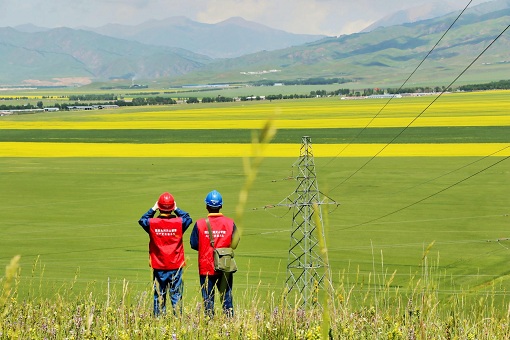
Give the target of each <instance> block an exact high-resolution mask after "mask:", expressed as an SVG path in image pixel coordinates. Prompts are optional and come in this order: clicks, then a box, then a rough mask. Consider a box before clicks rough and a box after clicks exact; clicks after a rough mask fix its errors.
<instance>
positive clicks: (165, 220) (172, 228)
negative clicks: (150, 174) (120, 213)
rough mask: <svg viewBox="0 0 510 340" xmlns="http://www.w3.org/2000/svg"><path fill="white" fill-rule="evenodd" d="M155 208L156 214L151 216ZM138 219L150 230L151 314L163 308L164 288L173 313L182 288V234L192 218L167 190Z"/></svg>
mask: <svg viewBox="0 0 510 340" xmlns="http://www.w3.org/2000/svg"><path fill="white" fill-rule="evenodd" d="M158 209H159V215H158V216H157V217H154V215H155V214H156V211H157V210H158ZM138 223H139V224H140V225H141V226H142V227H143V229H144V230H145V231H146V232H147V233H148V234H149V256H150V266H151V267H152V270H153V280H154V316H159V315H161V314H162V313H163V314H164V313H165V312H166V295H167V292H168V293H169V294H170V300H171V302H172V307H173V311H174V313H176V307H177V304H178V303H179V302H180V301H181V299H182V291H183V282H182V270H183V267H184V265H185V262H184V247H183V243H182V236H183V234H184V232H185V231H186V229H188V227H189V226H190V225H191V223H192V219H191V217H190V216H189V214H188V213H187V212H186V211H184V210H182V209H179V208H177V204H176V203H175V200H174V197H173V196H172V195H171V194H170V193H168V192H164V193H163V194H161V196H159V199H158V201H157V202H156V203H155V204H154V206H153V207H152V208H150V209H149V211H147V212H146V213H145V214H143V216H142V217H141V218H140V220H139V221H138ZM181 308H182V306H181Z"/></svg>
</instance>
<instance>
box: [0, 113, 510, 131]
mask: <svg viewBox="0 0 510 340" xmlns="http://www.w3.org/2000/svg"><path fill="white" fill-rule="evenodd" d="M130 118H132V117H130ZM412 120H413V118H411V117H405V118H377V119H374V120H371V118H328V119H298V120H295V119H278V120H275V127H276V128H277V129H303V128H363V127H365V126H367V125H369V126H370V127H405V126H408V125H410V126H412V127H432V126H510V116H506V117H505V116H503V117H502V116H478V117H425V118H418V119H416V120H415V121H414V122H413V121H412ZM265 123H266V120H265V119H225V120H207V119H205V120H204V119H197V120H180V121H178V122H177V123H176V122H175V121H158V120H152V121H132V120H129V121H125V120H124V121H120V120H119V121H101V122H98V121H94V122H79V124H77V123H76V122H72V121H43V122H32V121H30V122H25V121H5V122H2V123H1V128H2V129H30V130H46V129H69V130H106V129H108V130H110V129H121V130H125V129H127V130H131V129H135V130H143V129H181V130H185V129H259V128H262V127H263V126H264V124H265Z"/></svg>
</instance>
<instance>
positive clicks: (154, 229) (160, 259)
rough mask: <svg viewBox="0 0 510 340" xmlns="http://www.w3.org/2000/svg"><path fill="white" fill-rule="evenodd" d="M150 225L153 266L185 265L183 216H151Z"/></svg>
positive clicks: (162, 267)
mask: <svg viewBox="0 0 510 340" xmlns="http://www.w3.org/2000/svg"><path fill="white" fill-rule="evenodd" d="M149 226H150V230H149V239H150V241H149V254H150V258H151V267H152V268H154V269H163V270H174V269H179V268H181V267H184V265H185V263H184V247H183V244H182V218H180V217H174V218H159V217H158V218H151V219H149Z"/></svg>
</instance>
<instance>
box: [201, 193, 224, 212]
mask: <svg viewBox="0 0 510 340" xmlns="http://www.w3.org/2000/svg"><path fill="white" fill-rule="evenodd" d="M205 204H207V205H208V206H209V207H211V208H221V206H222V205H223V198H222V197H221V194H220V193H219V192H218V191H216V190H213V191H211V192H210V193H208V194H207V196H206V197H205Z"/></svg>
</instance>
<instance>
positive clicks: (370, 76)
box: [0, 0, 510, 86]
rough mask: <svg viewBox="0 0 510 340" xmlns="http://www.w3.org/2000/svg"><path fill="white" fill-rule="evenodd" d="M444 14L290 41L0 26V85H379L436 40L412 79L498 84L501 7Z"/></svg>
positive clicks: (508, 55)
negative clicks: (321, 80)
mask: <svg viewBox="0 0 510 340" xmlns="http://www.w3.org/2000/svg"><path fill="white" fill-rule="evenodd" d="M449 10H450V9H449V8H447V7H444V8H442V9H438V8H437V7H434V6H429V8H428V9H425V10H422V11H420V12H419V13H421V14H420V15H417V14H416V10H415V11H414V12H412V11H411V10H410V11H409V12H407V13H403V12H397V13H395V14H394V15H393V16H391V17H386V18H383V19H381V20H380V21H379V22H377V23H375V24H374V25H371V26H370V27H367V29H365V30H364V31H363V32H360V33H355V34H350V35H343V36H339V37H325V36H319V35H302V34H292V33H288V32H284V31H281V30H275V29H271V28H269V27H266V26H263V25H260V24H256V23H252V22H248V21H246V20H244V19H242V18H231V19H228V20H226V21H224V22H221V23H218V24H203V23H197V22H194V21H191V20H189V19H187V18H184V17H172V18H169V19H167V20H161V21H150V22H146V23H144V24H140V25H137V26H125V25H106V26H103V27H99V28H87V27H82V28H80V29H71V28H65V27H62V28H54V29H47V28H41V27H35V26H32V25H23V26H18V27H15V28H12V27H4V28H0V85H3V86H6V85H32V86H37V85H46V86H49V85H54V86H59V85H83V84H87V83H90V82H109V81H122V80H124V81H129V82H133V81H135V80H136V81H137V82H138V81H140V82H146V83H151V82H159V83H167V84H186V83H188V84H189V83H218V82H246V81H253V80H261V79H274V80H275V81H284V80H285V79H299V78H307V77H342V78H347V79H350V80H353V81H361V82H367V83H387V84H389V83H394V82H398V81H399V80H401V79H405V77H406V76H407V75H408V74H410V72H411V71H413V70H414V68H415V67H416V66H417V65H419V64H420V63H421V62H422V61H423V60H424V58H425V57H426V56H427V53H428V52H429V51H430V50H431V49H432V47H433V46H434V44H436V43H438V41H439V43H438V44H437V46H436V47H435V49H434V51H433V52H432V53H431V54H430V55H429V56H428V57H427V59H426V61H425V62H424V63H423V66H422V67H421V68H420V70H422V72H421V73H420V75H418V74H417V76H418V78H417V79H418V80H417V81H421V82H428V81H434V80H437V79H438V77H445V78H451V77H452V76H454V75H456V74H458V73H459V72H461V71H462V70H464V68H465V67H466V66H468V65H469V64H470V63H471V62H473V61H476V63H473V65H472V67H470V68H469V72H466V79H476V80H479V81H485V80H500V79H501V78H502V77H503V79H504V74H505V72H506V74H510V72H509V69H510V48H508V46H510V38H509V35H510V33H509V32H508V31H505V28H506V29H508V24H509V23H510V0H496V1H492V2H488V3H484V4H481V5H478V6H474V7H473V8H470V9H468V10H467V11H465V12H464V13H463V14H462V16H460V18H459V19H458V20H456V19H457V17H458V15H459V13H460V12H459V11H454V12H450V13H448V14H443V12H445V11H449ZM424 13H428V14H424ZM437 13H441V15H438V16H435V15H437ZM422 18H427V19H424V20H421V19H422ZM405 22H407V23H405ZM452 23H454V24H453V25H452ZM450 26H451V27H450ZM447 30H448V33H447V34H445V32H446V31H447ZM443 34H445V36H444V37H443V38H441V37H442V35H443ZM484 49H487V50H486V51H485V50H484ZM403 77H404V78H403ZM507 78H508V76H507Z"/></svg>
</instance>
